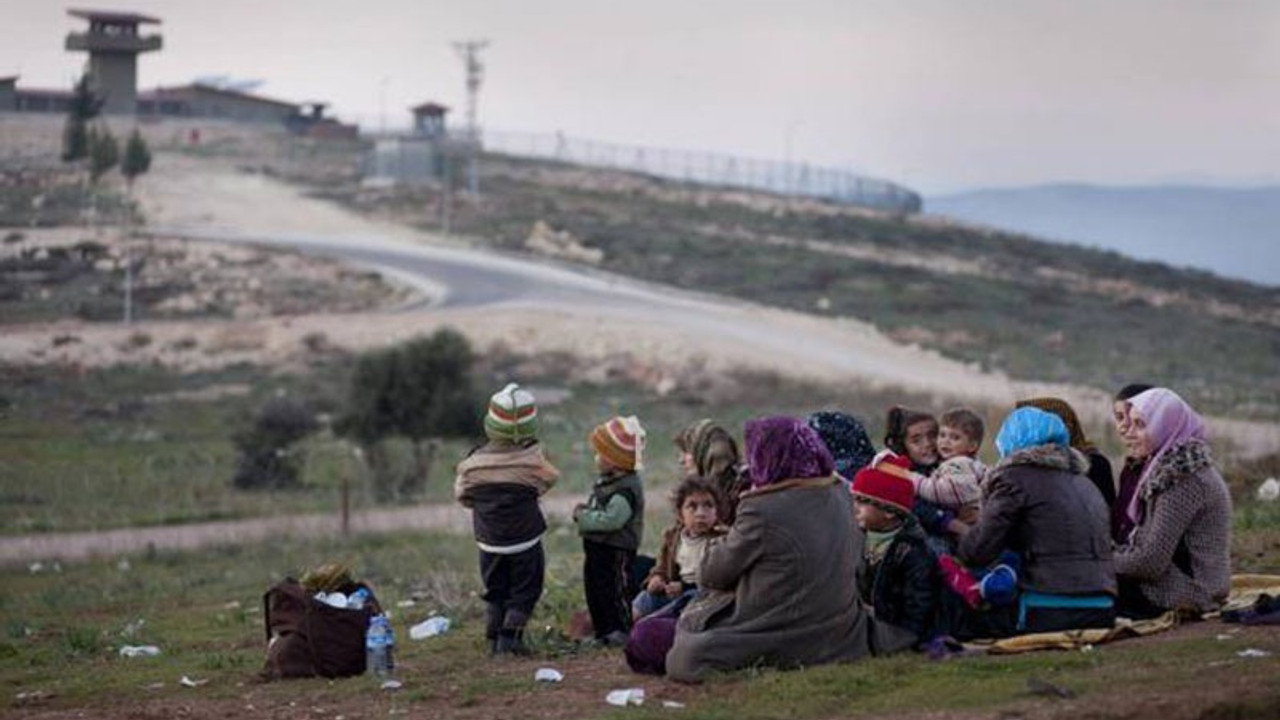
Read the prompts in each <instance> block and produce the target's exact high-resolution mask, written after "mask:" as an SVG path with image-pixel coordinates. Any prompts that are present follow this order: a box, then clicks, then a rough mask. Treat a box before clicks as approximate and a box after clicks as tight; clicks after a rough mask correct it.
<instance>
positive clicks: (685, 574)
mask: <svg viewBox="0 0 1280 720" xmlns="http://www.w3.org/2000/svg"><path fill="white" fill-rule="evenodd" d="M671 500H672V505H673V506H674V509H675V513H676V521H675V523H674V524H672V525H671V527H669V528H667V530H666V532H664V533H663V534H662V552H661V553H660V554H659V555H658V563H657V564H656V565H655V566H654V568H653V571H652V572H650V573H649V577H648V578H646V579H645V583H644V590H642V591H641V592H640V594H638V595H636V597H635V600H633V601H632V603H631V616H632V618H633V619H635V620H639V619H640V618H642V617H645V616H646V615H649V614H651V613H653V612H655V611H657V610H659V609H661V608H663V607H665V606H667V605H668V604H670V603H672V602H678V603H679V604H681V605H683V604H684V603H687V602H688V601H689V599H690V598H691V597H692V595H693V593H694V592H695V591H697V589H698V566H699V565H701V564H702V556H703V554H704V553H705V552H706V549H707V543H708V542H709V541H710V540H711V538H714V537H719V536H720V535H723V534H724V533H725V527H724V526H723V525H722V524H720V516H719V508H720V507H721V502H720V497H719V493H718V492H717V490H716V486H715V485H714V484H712V483H711V482H710V481H708V480H705V479H703V478H699V477H690V478H686V479H684V480H683V481H681V482H680V484H679V485H677V486H676V489H675V491H674V492H673V493H672V495H671ZM677 610H678V608H677Z"/></svg>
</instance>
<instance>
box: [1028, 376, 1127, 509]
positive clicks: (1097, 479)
mask: <svg viewBox="0 0 1280 720" xmlns="http://www.w3.org/2000/svg"><path fill="white" fill-rule="evenodd" d="M1018 407H1037V408H1040V409H1041V410H1044V411H1046V412H1051V413H1053V414H1054V415H1057V416H1058V417H1059V418H1061V419H1062V422H1063V423H1064V424H1066V426H1067V433H1068V434H1069V435H1070V436H1071V441H1070V442H1071V447H1073V448H1075V449H1076V450H1079V451H1080V452H1081V453H1083V454H1084V456H1085V459H1087V460H1088V461H1089V472H1087V473H1086V477H1088V478H1089V482H1092V483H1093V485H1094V487H1096V488H1098V492H1100V493H1102V499H1103V500H1105V501H1106V503H1107V509H1108V511H1110V508H1111V506H1113V505H1115V503H1116V478H1115V475H1114V474H1113V473H1112V470H1111V461H1110V460H1108V459H1107V456H1106V455H1103V454H1102V453H1101V452H1098V448H1097V447H1096V446H1094V444H1093V443H1091V442H1089V440H1088V439H1087V438H1086V437H1085V435H1084V428H1083V427H1081V426H1080V418H1078V417H1076V411H1075V409H1074V408H1072V407H1071V405H1070V404H1068V403H1067V401H1066V400H1063V399H1062V398H1055V397H1042V398H1030V399H1028V400H1019V401H1018Z"/></svg>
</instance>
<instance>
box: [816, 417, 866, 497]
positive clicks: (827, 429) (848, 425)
mask: <svg viewBox="0 0 1280 720" xmlns="http://www.w3.org/2000/svg"><path fill="white" fill-rule="evenodd" d="M806 422H808V423H809V427H811V428H813V429H814V430H815V431H817V433H818V436H819V437H821V438H822V442H823V444H825V445H826V446H827V449H828V450H830V451H831V459H832V460H834V461H835V470H836V474H837V475H839V476H840V477H842V478H844V479H845V480H847V481H848V482H853V476H854V475H856V474H857V472H858V471H859V470H861V469H862V468H864V467H866V466H867V465H869V464H871V460H872V458H874V457H875V456H876V449H875V447H874V446H872V444H871V438H870V436H868V435H867V429H866V427H865V426H863V424H862V421H860V420H858V418H856V417H854V416H852V415H849V414H848V413H843V412H838V411H835V412H831V411H825V410H824V411H820V412H816V413H813V414H811V415H810V416H809V417H808V418H806Z"/></svg>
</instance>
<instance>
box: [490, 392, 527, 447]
mask: <svg viewBox="0 0 1280 720" xmlns="http://www.w3.org/2000/svg"><path fill="white" fill-rule="evenodd" d="M484 434H485V435H487V436H488V437H489V438H490V439H491V440H526V439H529V438H533V437H537V435H538V406H537V405H535V404H534V400H533V393H530V392H529V391H528V390H524V389H522V388H521V387H520V386H519V385H517V384H515V383H508V384H507V386H506V387H504V388H502V389H501V390H499V391H498V392H496V393H494V394H493V397H491V398H489V412H487V413H485V416H484Z"/></svg>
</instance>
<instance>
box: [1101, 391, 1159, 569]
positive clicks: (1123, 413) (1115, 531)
mask: <svg viewBox="0 0 1280 720" xmlns="http://www.w3.org/2000/svg"><path fill="white" fill-rule="evenodd" d="M1152 387H1153V386H1151V385H1147V384H1145V383H1131V384H1129V385H1125V386H1124V387H1122V388H1120V390H1119V392H1117V393H1116V395H1115V397H1114V398H1112V402H1111V414H1112V418H1113V419H1114V420H1115V425H1116V432H1117V433H1118V434H1119V435H1120V442H1122V443H1124V446H1125V454H1124V460H1123V461H1121V463H1120V475H1119V477H1117V478H1116V501H1115V503H1114V504H1113V505H1112V506H1111V539H1112V540H1113V541H1115V543H1116V544H1117V545H1123V544H1125V543H1126V542H1128V540H1129V535H1131V534H1133V520H1131V519H1130V518H1129V505H1130V504H1131V503H1132V502H1133V496H1134V494H1135V493H1137V492H1138V480H1139V478H1141V477H1142V465H1143V462H1144V460H1143V458H1140V457H1134V454H1135V453H1134V449H1133V447H1132V445H1131V444H1130V443H1129V440H1128V436H1127V433H1128V429H1129V401H1130V400H1132V399H1133V398H1134V397H1135V396H1137V395H1140V394H1142V393H1144V392H1146V391H1148V390H1150V389H1151V388H1152Z"/></svg>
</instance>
